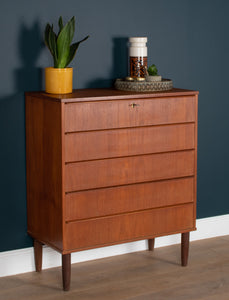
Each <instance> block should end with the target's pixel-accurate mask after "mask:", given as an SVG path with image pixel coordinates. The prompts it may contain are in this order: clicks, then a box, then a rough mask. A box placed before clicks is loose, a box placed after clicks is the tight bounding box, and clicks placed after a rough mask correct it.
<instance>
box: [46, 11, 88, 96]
mask: <svg viewBox="0 0 229 300" xmlns="http://www.w3.org/2000/svg"><path fill="white" fill-rule="evenodd" d="M58 25H59V32H58V34H56V33H55V32H54V30H53V25H52V26H51V25H50V24H49V23H48V24H47V25H46V28H45V37H44V39H45V44H46V46H47V47H48V49H49V51H50V52H51V54H52V57H53V62H54V67H48V68H45V91H46V92H47V93H53V94H66V93H71V92H72V78H73V69H72V68H67V66H68V65H69V64H70V62H71V61H72V59H73V58H74V56H75V54H76V51H77V49H78V47H79V45H80V43H82V42H83V41H85V40H86V39H88V37H89V36H86V37H85V38H84V39H82V40H81V41H79V42H76V43H74V44H71V43H72V40H73V36H74V33H75V17H72V18H71V20H70V21H69V22H68V23H67V24H66V25H65V26H64V25H63V19H62V17H60V18H59V22H58Z"/></svg>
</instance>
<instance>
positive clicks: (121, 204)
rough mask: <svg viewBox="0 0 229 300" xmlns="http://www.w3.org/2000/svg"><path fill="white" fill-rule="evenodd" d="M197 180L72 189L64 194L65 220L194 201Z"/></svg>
mask: <svg viewBox="0 0 229 300" xmlns="http://www.w3.org/2000/svg"><path fill="white" fill-rule="evenodd" d="M194 184H195V183H194V178H193V177H188V178H181V179H170V180H165V181H156V182H150V183H140V184H134V185H127V186H120V187H112V188H104V189H95V190H89V191H83V192H76V193H70V194H67V195H66V197H65V201H66V205H65V212H66V216H65V220H66V221H73V220H79V219H87V218H93V217H100V216H108V215H114V214H120V213H126V212H131V211H138V210H144V209H150V208H157V207H164V206H172V205H177V204H182V203H189V202H193V201H194Z"/></svg>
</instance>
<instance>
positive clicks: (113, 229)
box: [64, 203, 195, 251]
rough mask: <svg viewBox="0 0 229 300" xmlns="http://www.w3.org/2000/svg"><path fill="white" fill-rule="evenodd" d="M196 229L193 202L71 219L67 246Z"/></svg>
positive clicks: (114, 242) (91, 245)
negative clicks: (112, 214) (86, 218)
mask: <svg viewBox="0 0 229 300" xmlns="http://www.w3.org/2000/svg"><path fill="white" fill-rule="evenodd" d="M194 229H195V222H194V205H193V204H192V203H190V204H184V205H179V206H172V207H166V208H158V209H151V210H145V211H139V212H135V213H128V214H121V215H115V216H110V217H101V218H95V219H88V220H82V221H75V222H69V223H67V224H66V226H65V238H66V239H65V247H64V248H65V251H70V250H77V249H87V248H92V247H100V246H105V245H109V244H116V243H122V242H127V241H131V240H140V239H144V238H147V237H148V238H149V237H153V236H162V235H167V234H172V233H176V232H182V231H185V230H194Z"/></svg>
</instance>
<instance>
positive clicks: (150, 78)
mask: <svg viewBox="0 0 229 300" xmlns="http://www.w3.org/2000/svg"><path fill="white" fill-rule="evenodd" d="M145 78H146V81H151V82H152V81H161V79H162V78H161V76H160V75H155V76H150V75H146V77H145Z"/></svg>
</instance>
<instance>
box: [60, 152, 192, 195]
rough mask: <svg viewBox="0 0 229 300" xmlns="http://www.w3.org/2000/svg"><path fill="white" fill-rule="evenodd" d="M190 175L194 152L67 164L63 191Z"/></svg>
mask: <svg viewBox="0 0 229 300" xmlns="http://www.w3.org/2000/svg"><path fill="white" fill-rule="evenodd" d="M192 175H194V150H189V151H180V152H169V153H160V154H150V155H142V156H133V157H122V158H115V159H105V160H95V161H86V162H78V163H69V164H66V167H65V192H72V191H77V190H85V189H93V188H99V187H108V186H118V185H125V184H131V183H138V182H139V183H140V182H146V181H153V180H160V179H168V178H175V177H185V176H192Z"/></svg>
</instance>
